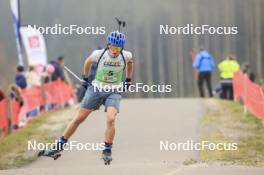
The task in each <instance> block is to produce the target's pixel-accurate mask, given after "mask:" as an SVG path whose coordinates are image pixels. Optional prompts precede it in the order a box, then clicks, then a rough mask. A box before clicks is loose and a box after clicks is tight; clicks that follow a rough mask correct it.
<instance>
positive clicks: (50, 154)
mask: <svg viewBox="0 0 264 175" xmlns="http://www.w3.org/2000/svg"><path fill="white" fill-rule="evenodd" d="M41 156H45V157H51V158H53V160H57V159H58V158H59V157H60V156H61V154H60V153H59V152H56V151H52V150H41V151H40V152H39V153H38V157H41Z"/></svg>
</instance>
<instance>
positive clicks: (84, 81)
mask: <svg viewBox="0 0 264 175" xmlns="http://www.w3.org/2000/svg"><path fill="white" fill-rule="evenodd" d="M82 86H83V87H84V88H85V89H87V88H88V87H89V86H91V83H90V82H89V79H88V78H86V77H83V82H82Z"/></svg>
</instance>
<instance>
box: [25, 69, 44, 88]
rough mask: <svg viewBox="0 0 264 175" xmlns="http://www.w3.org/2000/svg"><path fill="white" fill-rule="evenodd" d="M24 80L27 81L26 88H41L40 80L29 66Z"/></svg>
mask: <svg viewBox="0 0 264 175" xmlns="http://www.w3.org/2000/svg"><path fill="white" fill-rule="evenodd" d="M26 80H27V84H28V88H31V87H40V86H41V78H40V76H39V75H38V74H37V73H36V71H35V69H34V67H33V66H29V68H28V72H26Z"/></svg>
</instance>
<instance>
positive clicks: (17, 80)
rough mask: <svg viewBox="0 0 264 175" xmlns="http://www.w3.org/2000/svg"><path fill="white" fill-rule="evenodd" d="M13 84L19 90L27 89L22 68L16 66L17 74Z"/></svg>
mask: <svg viewBox="0 0 264 175" xmlns="http://www.w3.org/2000/svg"><path fill="white" fill-rule="evenodd" d="M15 83H16V85H17V86H18V87H20V88H21V89H25V88H26V87H27V81H26V77H25V72H24V67H23V66H17V74H16V76H15Z"/></svg>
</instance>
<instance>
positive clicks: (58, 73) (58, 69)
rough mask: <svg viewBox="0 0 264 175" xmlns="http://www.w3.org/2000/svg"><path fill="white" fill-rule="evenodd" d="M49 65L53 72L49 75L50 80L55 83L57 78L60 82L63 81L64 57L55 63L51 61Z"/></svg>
mask: <svg viewBox="0 0 264 175" xmlns="http://www.w3.org/2000/svg"><path fill="white" fill-rule="evenodd" d="M50 64H52V65H53V67H54V69H55V70H54V72H53V74H52V75H51V80H52V81H56V80H57V79H58V78H60V79H61V80H62V81H65V75H64V71H63V69H64V57H62V56H60V57H58V59H57V60H56V61H51V62H50Z"/></svg>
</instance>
